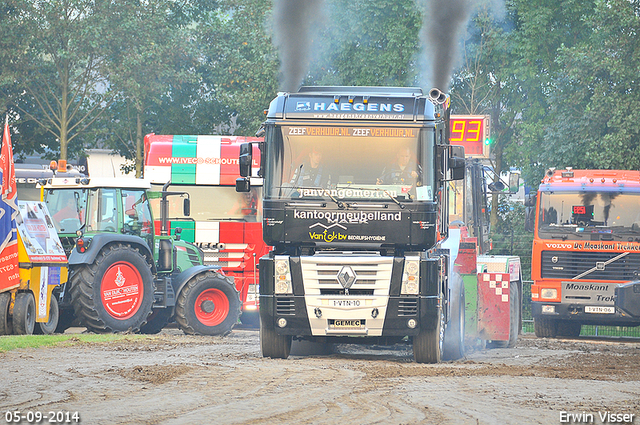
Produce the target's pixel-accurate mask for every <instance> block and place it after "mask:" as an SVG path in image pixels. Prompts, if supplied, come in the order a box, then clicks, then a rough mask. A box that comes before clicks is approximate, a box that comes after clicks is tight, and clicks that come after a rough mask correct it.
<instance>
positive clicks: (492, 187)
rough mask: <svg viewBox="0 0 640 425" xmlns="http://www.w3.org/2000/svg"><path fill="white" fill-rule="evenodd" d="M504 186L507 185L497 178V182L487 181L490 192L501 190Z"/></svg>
mask: <svg viewBox="0 0 640 425" xmlns="http://www.w3.org/2000/svg"><path fill="white" fill-rule="evenodd" d="M505 187H507V186H505V185H504V183H502V182H501V181H500V180H498V181H497V182H493V183H489V186H488V188H489V190H490V191H491V192H502V191H503V190H504V188H505Z"/></svg>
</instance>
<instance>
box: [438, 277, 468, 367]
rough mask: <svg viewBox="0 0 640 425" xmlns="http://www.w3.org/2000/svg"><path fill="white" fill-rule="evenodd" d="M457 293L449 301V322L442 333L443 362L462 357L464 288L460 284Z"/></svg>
mask: <svg viewBox="0 0 640 425" xmlns="http://www.w3.org/2000/svg"><path fill="white" fill-rule="evenodd" d="M457 291H458V294H457V296H455V297H452V300H451V311H452V314H451V320H450V321H449V324H448V325H447V327H446V329H445V331H444V345H443V351H442V358H443V359H444V360H458V359H461V358H463V357H464V321H465V315H464V313H465V310H464V309H465V299H464V286H462V284H460V285H459V288H458V290H457Z"/></svg>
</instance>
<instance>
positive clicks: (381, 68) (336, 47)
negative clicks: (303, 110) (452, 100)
mask: <svg viewBox="0 0 640 425" xmlns="http://www.w3.org/2000/svg"><path fill="white" fill-rule="evenodd" d="M326 13H327V19H326V26H325V27H324V28H323V29H322V31H320V33H319V35H318V36H317V39H316V40H315V43H314V49H315V52H316V55H315V59H314V60H313V61H312V64H311V70H310V72H309V76H308V78H307V79H306V81H305V84H308V85H345V86H352V85H353V86H357V85H360V86H376V85H390V86H415V85H417V83H418V80H417V78H418V74H419V69H418V68H417V59H418V51H419V31H420V27H421V25H422V15H421V13H420V10H419V9H418V7H417V6H416V2H415V1H414V0H378V1H370V0H355V1H351V2H344V1H340V0H329V1H327V12H326Z"/></svg>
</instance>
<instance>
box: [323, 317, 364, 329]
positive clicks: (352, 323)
mask: <svg viewBox="0 0 640 425" xmlns="http://www.w3.org/2000/svg"><path fill="white" fill-rule="evenodd" d="M329 328H331V329H362V328H364V320H359V319H358V320H338V319H332V320H329Z"/></svg>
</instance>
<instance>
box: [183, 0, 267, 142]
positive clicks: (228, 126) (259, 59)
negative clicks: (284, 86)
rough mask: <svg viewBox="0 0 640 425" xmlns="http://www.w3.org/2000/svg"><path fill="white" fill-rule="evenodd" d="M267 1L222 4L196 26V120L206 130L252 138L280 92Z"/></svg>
mask: <svg viewBox="0 0 640 425" xmlns="http://www.w3.org/2000/svg"><path fill="white" fill-rule="evenodd" d="M270 6H271V2H270V1H267V0H222V1H219V2H218V7H217V8H215V9H213V10H211V11H210V12H209V13H208V15H207V16H205V17H203V19H202V21H201V22H200V23H199V24H198V26H197V27H196V37H197V43H198V45H199V46H200V47H201V56H200V58H199V62H198V65H197V70H198V73H199V75H200V76H201V84H200V87H199V91H198V94H199V96H200V97H201V100H200V102H199V105H198V107H197V110H196V111H195V117H196V119H198V120H199V121H200V122H201V123H202V124H201V125H203V126H206V127H207V129H208V131H209V132H211V131H215V132H217V133H220V132H224V133H230V134H236V135H244V136H253V135H254V134H255V132H256V130H258V128H259V126H260V124H261V123H262V121H263V120H264V113H263V111H264V110H265V109H266V108H267V107H268V106H269V102H271V100H272V99H273V98H274V97H275V95H276V93H277V91H278V78H277V76H278V61H277V53H276V50H275V47H274V46H273V44H272V42H271V39H272V36H271V32H270V31H269V25H268V23H269V20H270Z"/></svg>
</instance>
